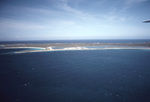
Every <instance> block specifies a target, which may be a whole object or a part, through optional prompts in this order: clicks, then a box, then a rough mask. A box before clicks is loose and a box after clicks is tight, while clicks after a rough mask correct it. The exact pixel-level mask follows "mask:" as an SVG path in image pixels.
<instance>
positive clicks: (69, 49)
mask: <svg viewBox="0 0 150 102" xmlns="http://www.w3.org/2000/svg"><path fill="white" fill-rule="evenodd" d="M111 49H114V50H115V49H146V50H150V48H149V47H106V48H87V47H67V48H60V49H53V48H52V47H48V48H46V49H43V50H26V51H17V52H15V53H16V54H19V53H33V52H48V51H73V50H111Z"/></svg>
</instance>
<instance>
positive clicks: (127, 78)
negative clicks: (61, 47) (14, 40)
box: [0, 49, 150, 102]
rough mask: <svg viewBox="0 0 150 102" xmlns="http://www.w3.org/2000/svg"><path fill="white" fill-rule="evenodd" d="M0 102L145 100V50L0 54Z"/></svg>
mask: <svg viewBox="0 0 150 102" xmlns="http://www.w3.org/2000/svg"><path fill="white" fill-rule="evenodd" d="M19 50H22V49H19ZM11 51H16V49H1V50H0V53H3V52H11ZM0 102H150V50H138V49H134V50H133V49H132V50H129V49H128V50H127V49H126V50H125V49H124V50H123V49H112V50H111V49H109V50H83V51H53V52H36V53H23V54H0Z"/></svg>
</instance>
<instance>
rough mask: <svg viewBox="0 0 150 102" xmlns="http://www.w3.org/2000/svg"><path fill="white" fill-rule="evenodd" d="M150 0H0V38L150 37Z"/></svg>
mask: <svg viewBox="0 0 150 102" xmlns="http://www.w3.org/2000/svg"><path fill="white" fill-rule="evenodd" d="M149 19H150V0H0V41H12V40H68V39H69V40H72V39H150V23H142V22H143V21H144V20H149Z"/></svg>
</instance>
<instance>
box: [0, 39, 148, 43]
mask: <svg viewBox="0 0 150 102" xmlns="http://www.w3.org/2000/svg"><path fill="white" fill-rule="evenodd" d="M145 42H150V39H134V40H133V39H124V40H123V39H113V40H110V39H108V40H107V39H101V40H96V39H95V40H41V41H39V40H37V41H36V40H35V41H0V44H11V43H36V44H38V43H145Z"/></svg>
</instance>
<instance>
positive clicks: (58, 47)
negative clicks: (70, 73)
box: [0, 42, 150, 53]
mask: <svg viewBox="0 0 150 102" xmlns="http://www.w3.org/2000/svg"><path fill="white" fill-rule="evenodd" d="M0 46H1V47H0V49H21V48H22V49H23V48H25V49H26V50H23V51H15V52H14V53H33V52H48V51H72V50H109V49H148V50H149V49H150V42H148V43H45V44H35V43H30V44H19V43H18V44H3V45H0Z"/></svg>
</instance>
